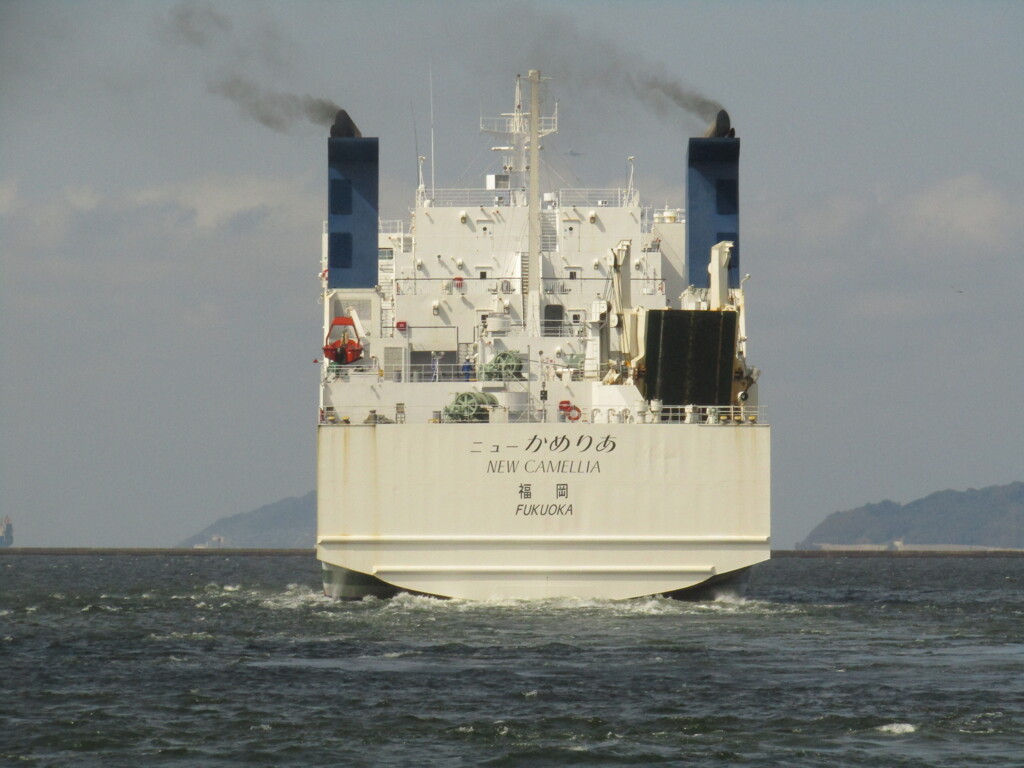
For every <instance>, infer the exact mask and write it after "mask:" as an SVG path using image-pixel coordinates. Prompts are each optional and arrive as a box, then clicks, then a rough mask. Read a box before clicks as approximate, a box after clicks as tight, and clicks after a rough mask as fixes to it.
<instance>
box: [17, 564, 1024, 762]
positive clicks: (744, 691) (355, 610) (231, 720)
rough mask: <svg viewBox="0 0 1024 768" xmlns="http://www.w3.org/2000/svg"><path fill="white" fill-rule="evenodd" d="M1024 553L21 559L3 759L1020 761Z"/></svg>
mask: <svg viewBox="0 0 1024 768" xmlns="http://www.w3.org/2000/svg"><path fill="white" fill-rule="evenodd" d="M1022 587H1024V558H1010V557H1006V558H1002V557H999V558H979V557H957V558H948V557H925V558H838V559H834V558H829V559H798V558H786V559H778V560H775V561H772V562H770V563H768V564H765V565H763V566H759V567H758V568H757V569H756V572H755V574H754V577H753V579H752V582H751V585H750V592H749V595H748V597H747V599H744V600H728V601H720V602H710V603H681V602H674V601H671V600H666V599H660V598H659V599H650V598H648V599H637V600H629V601H624V602H612V601H594V600H551V601H542V602H529V601H521V602H520V601H503V602H499V603H471V602H462V601H443V600H433V599H427V598H415V597H408V596H402V597H398V598H395V599H393V600H374V599H369V600H365V601H362V602H358V603H339V602H333V601H331V600H328V599H327V598H325V597H323V595H322V593H321V589H320V585H319V567H318V564H317V563H316V561H315V560H313V559H312V557H306V556H288V557H282V556H275V557H268V556H242V555H234V556H232V555H230V554H224V555H219V554H218V555H206V556H201V557H200V556H170V555H167V556H164V555H159V556H157V555H147V556H128V555H115V556H111V555H106V556H96V555H78V556H56V557H55V556H43V555H0V764H2V765H24V766H77V765H89V766H91V765H96V766H133V767H137V766H227V765H232V766H234V765H237V766H242V765H245V766H250V765H255V766H378V765H401V766H405V765H407V766H431V765H437V766H562V765H602V766H603V765H680V766H682V765H685V766H824V765H829V766H873V767H875V768H877V767H878V766H930V767H936V766H1019V765H1022V764H1024V735H1022V734H1024V603H1022V597H1024V589H1022Z"/></svg>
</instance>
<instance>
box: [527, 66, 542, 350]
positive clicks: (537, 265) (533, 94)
mask: <svg viewBox="0 0 1024 768" xmlns="http://www.w3.org/2000/svg"><path fill="white" fill-rule="evenodd" d="M529 78H530V155H529V157H530V160H529V162H530V169H529V185H530V189H529V197H528V205H529V207H530V209H529V221H530V227H529V235H530V254H529V259H530V275H529V284H528V286H527V290H528V291H529V297H530V302H529V313H530V316H529V318H527V323H528V327H529V329H530V330H529V332H530V333H531V334H534V333H539V331H540V327H541V325H540V312H541V308H540V296H541V291H540V281H541V270H542V269H543V267H544V262H543V259H541V255H540V70H538V69H531V70H530V75H529Z"/></svg>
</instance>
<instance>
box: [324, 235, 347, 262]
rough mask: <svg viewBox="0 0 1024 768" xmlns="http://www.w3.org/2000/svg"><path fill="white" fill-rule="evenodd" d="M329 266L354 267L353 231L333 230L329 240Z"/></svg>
mask: <svg viewBox="0 0 1024 768" xmlns="http://www.w3.org/2000/svg"><path fill="white" fill-rule="evenodd" d="M327 266H329V267H330V268H331V269H351V268H352V233H351V232H331V234H330V237H329V239H328V241H327Z"/></svg>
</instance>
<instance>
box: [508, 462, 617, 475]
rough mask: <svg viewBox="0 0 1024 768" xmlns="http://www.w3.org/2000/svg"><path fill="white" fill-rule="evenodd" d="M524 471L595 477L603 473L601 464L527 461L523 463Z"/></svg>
mask: <svg viewBox="0 0 1024 768" xmlns="http://www.w3.org/2000/svg"><path fill="white" fill-rule="evenodd" d="M523 471H525V472H528V473H529V474H547V475H552V474H564V475H593V474H600V473H601V462H599V461H573V460H572V459H558V460H540V459H527V460H526V461H525V462H523Z"/></svg>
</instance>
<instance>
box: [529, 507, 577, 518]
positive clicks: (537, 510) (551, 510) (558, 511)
mask: <svg viewBox="0 0 1024 768" xmlns="http://www.w3.org/2000/svg"><path fill="white" fill-rule="evenodd" d="M571 514H572V504H516V515H517V516H518V515H522V516H523V517H529V516H530V515H536V516H540V517H548V516H551V517H555V516H558V515H571Z"/></svg>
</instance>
